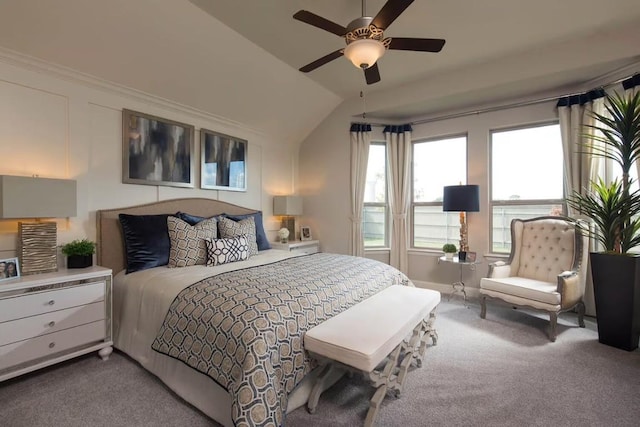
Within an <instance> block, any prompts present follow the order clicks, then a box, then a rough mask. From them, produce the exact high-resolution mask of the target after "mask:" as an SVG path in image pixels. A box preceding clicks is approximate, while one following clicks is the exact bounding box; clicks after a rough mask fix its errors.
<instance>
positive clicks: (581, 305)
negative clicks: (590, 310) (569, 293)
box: [578, 302, 585, 328]
mask: <svg viewBox="0 0 640 427" xmlns="http://www.w3.org/2000/svg"><path fill="white" fill-rule="evenodd" d="M584 312H585V307H584V303H583V302H579V303H578V325H579V326H580V327H581V328H584Z"/></svg>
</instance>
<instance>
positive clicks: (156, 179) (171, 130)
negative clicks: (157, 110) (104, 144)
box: [122, 110, 195, 188]
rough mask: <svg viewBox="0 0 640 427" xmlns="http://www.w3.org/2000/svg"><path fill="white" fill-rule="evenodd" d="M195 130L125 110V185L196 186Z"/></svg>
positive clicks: (123, 162) (123, 142) (185, 125)
mask: <svg viewBox="0 0 640 427" xmlns="http://www.w3.org/2000/svg"><path fill="white" fill-rule="evenodd" d="M193 134H194V127H193V126H191V125H187V124H184V123H179V122H175V121H173V120H168V119H163V118H160V117H156V116H151V115H149V114H144V113H139V112H136V111H130V110H122V182H124V183H126V184H144V185H167V186H171V187H191V188H193V187H194V158H195V156H194V142H193Z"/></svg>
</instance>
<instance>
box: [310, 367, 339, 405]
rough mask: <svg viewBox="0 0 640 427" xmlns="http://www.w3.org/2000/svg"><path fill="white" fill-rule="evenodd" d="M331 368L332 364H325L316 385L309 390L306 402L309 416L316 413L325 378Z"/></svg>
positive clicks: (329, 373)
mask: <svg viewBox="0 0 640 427" xmlns="http://www.w3.org/2000/svg"><path fill="white" fill-rule="evenodd" d="M333 368H334V366H333V363H330V362H329V363H327V364H326V365H325V366H324V368H323V369H322V371H321V372H320V374H319V375H318V378H316V383H315V384H314V386H313V388H312V389H311V393H309V400H308V401H307V410H308V411H309V413H310V414H314V413H315V412H316V407H317V406H318V401H319V400H320V395H321V394H322V391H323V390H324V388H325V383H326V381H327V378H329V376H330V375H331V373H332V371H333Z"/></svg>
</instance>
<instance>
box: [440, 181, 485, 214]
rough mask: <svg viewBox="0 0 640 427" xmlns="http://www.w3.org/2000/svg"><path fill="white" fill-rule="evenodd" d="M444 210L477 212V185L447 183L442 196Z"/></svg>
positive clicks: (478, 204)
mask: <svg viewBox="0 0 640 427" xmlns="http://www.w3.org/2000/svg"><path fill="white" fill-rule="evenodd" d="M442 210H443V211H444V212H478V211H479V210H480V186H479V185H448V186H446V187H444V194H443V198H442Z"/></svg>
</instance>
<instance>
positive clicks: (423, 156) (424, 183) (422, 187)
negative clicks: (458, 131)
mask: <svg viewBox="0 0 640 427" xmlns="http://www.w3.org/2000/svg"><path fill="white" fill-rule="evenodd" d="M412 177H413V199H412V206H411V211H412V225H413V247H415V248H428V249H438V250H440V249H442V245H444V244H445V243H454V244H455V245H456V246H458V242H459V240H460V219H459V214H458V213H455V212H443V211H442V191H443V188H444V186H446V185H458V184H461V183H462V184H466V183H467V136H466V135H465V136H456V137H448V138H441V139H433V140H428V141H416V142H414V143H413V165H412Z"/></svg>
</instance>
